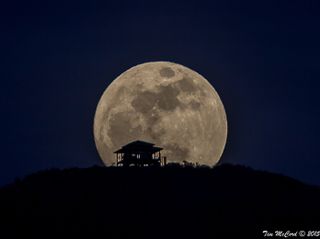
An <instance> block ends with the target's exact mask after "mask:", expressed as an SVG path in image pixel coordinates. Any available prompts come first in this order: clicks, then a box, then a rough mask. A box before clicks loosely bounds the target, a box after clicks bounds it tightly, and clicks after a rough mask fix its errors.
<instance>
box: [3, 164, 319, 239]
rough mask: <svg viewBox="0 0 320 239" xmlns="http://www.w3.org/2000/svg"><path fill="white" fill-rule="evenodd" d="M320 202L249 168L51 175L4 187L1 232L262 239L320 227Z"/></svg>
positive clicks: (314, 192)
mask: <svg viewBox="0 0 320 239" xmlns="http://www.w3.org/2000/svg"><path fill="white" fill-rule="evenodd" d="M319 202H320V190H319V188H317V187H313V186H309V185H306V184H303V183H301V182H298V181H296V180H293V179H291V178H288V177H284V176H281V175H276V174H271V173H266V172H261V171H254V170H252V169H249V168H246V167H242V166H231V165H221V166H217V167H215V168H213V169H210V168H179V167H167V168H101V167H93V168H88V169H68V170H49V171H45V172H40V173H36V174H33V175H31V176H28V177H26V178H25V179H23V180H21V181H16V182H15V183H14V184H12V185H9V186H7V187H5V188H2V189H1V190H0V220H1V231H0V233H10V234H11V236H12V237H13V238H15V237H18V236H19V235H20V236H21V235H23V238H27V236H33V238H35V237H37V236H40V237H42V238H49V237H50V238H51V237H52V238H61V237H62V238H64V237H66V236H70V237H71V238H74V237H78V236H87V238H93V237H94V236H95V237H98V238H215V236H217V235H218V236H219V238H230V235H238V236H239V238H240V236H242V235H245V236H247V237H249V236H254V237H255V238H260V237H263V234H262V231H263V230H269V231H273V230H284V231H286V230H290V231H294V230H302V229H303V230H309V229H310V230H319V229H320V228H319V225H320V205H319ZM0 237H1V235H0ZM1 238H8V237H1ZM20 238H21V237H20ZM241 238H243V237H241Z"/></svg>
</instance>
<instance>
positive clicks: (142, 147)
mask: <svg viewBox="0 0 320 239" xmlns="http://www.w3.org/2000/svg"><path fill="white" fill-rule="evenodd" d="M154 145H155V144H152V143H148V142H145V141H140V140H137V141H134V142H131V143H129V144H127V145H125V146H122V147H121V148H120V149H118V150H117V151H115V152H114V154H115V155H116V164H117V166H138V167H145V166H164V165H166V163H167V160H166V157H161V150H163V148H160V147H156V146H154Z"/></svg>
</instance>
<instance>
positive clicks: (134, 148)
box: [114, 140, 163, 153]
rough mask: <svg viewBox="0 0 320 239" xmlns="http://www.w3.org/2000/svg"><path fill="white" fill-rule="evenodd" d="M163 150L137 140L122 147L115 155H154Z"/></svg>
mask: <svg viewBox="0 0 320 239" xmlns="http://www.w3.org/2000/svg"><path fill="white" fill-rule="evenodd" d="M162 149H163V148H160V147H155V146H154V144H153V143H149V142H145V141H141V140H136V141H133V142H131V143H129V144H127V145H124V146H122V147H121V149H118V150H117V151H115V152H114V153H130V152H150V153H154V152H157V151H160V150H162Z"/></svg>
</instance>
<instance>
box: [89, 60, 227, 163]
mask: <svg viewBox="0 0 320 239" xmlns="http://www.w3.org/2000/svg"><path fill="white" fill-rule="evenodd" d="M226 139H227V117H226V113H225V109H224V106H223V104H222V102H221V99H220V97H219V95H218V94H217V92H216V91H215V89H214V88H213V87H212V85H211V84H210V83H209V82H208V81H207V80H206V79H205V78H204V77H203V76H201V75H200V74H198V73H197V72H195V71H193V70H191V69H189V68H187V67H185V66H182V65H179V64H176V63H172V62H149V63H144V64H140V65H137V66H134V67H132V68H130V69H129V70H127V71H125V72H124V73H122V74H121V75H120V76H118V77H117V78H116V79H115V80H114V81H113V82H112V83H111V84H110V85H109V86H108V87H107V89H106V90H105V91H104V93H103V95H102V97H101V99H100V101H99V103H98V106H97V109H96V113H95V117H94V140H95V143H96V147H97V149H98V152H99V155H100V157H101V159H102V161H103V162H104V164H105V165H111V164H112V163H114V162H115V157H114V155H113V152H114V151H116V150H117V149H119V148H121V146H123V145H126V144H128V143H130V142H132V141H135V140H143V141H147V142H151V143H154V144H155V145H156V146H159V147H162V148H164V150H163V151H162V154H163V155H164V156H166V158H167V161H168V162H182V161H188V162H192V163H199V164H205V165H210V166H212V165H215V164H216V163H217V162H218V161H219V160H220V158H221V155H222V153H223V150H224V147H225V144H226Z"/></svg>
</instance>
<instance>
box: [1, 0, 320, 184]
mask: <svg viewBox="0 0 320 239" xmlns="http://www.w3.org/2000/svg"><path fill="white" fill-rule="evenodd" d="M6 2H7V3H5V4H4V3H1V6H0V18H1V38H0V44H1V52H0V53H1V68H0V70H1V87H0V89H1V94H0V97H1V124H0V125H1V126H0V127H1V138H0V139H1V160H0V185H3V184H5V183H8V182H11V181H12V180H14V179H15V178H16V177H22V176H24V175H26V174H29V173H33V172H36V171H38V170H43V169H49V168H67V167H89V166H92V165H102V163H101V162H100V159H99V157H98V154H97V152H96V149H95V145H94V141H93V132H92V125H93V117H94V112H95V108H96V105H97V102H98V100H99V98H100V96H101V94H102V92H103V91H104V90H105V88H106V87H107V86H108V84H109V83H110V82H111V81H112V80H113V79H114V78H115V77H117V76H118V75H119V74H120V73H122V72H123V71H124V70H126V69H128V68H129V67H132V66H134V65H137V64H140V63H143V62H147V61H160V60H165V61H173V62H177V63H180V64H182V65H185V66H187V67H190V68H191V69H193V70H196V71H197V72H199V73H200V74H202V75H203V76H205V77H206V78H207V79H208V80H209V81H210V82H211V83H212V85H213V86H214V87H215V89H216V90H217V91H218V93H219V94H220V97H221V99H222V101H223V103H224V105H225V108H226V112H227V116H228V121H229V135H228V143H227V147H226V150H225V153H224V155H223V158H222V162H225V163H235V164H241V165H246V166H250V167H253V168H255V169H262V170H267V171H271V172H278V173H282V174H285V175H289V176H292V177H294V178H297V179H300V180H303V181H305V182H309V183H313V184H320V173H319V171H320V159H319V149H320V145H319V135H320V130H319V129H320V127H319V120H320V117H319V116H320V112H319V105H318V103H319V99H318V98H319V87H320V74H319V73H320V14H319V12H320V3H319V1H316V0H315V1H308V0H303V1H295V0H290V1H289V0H288V1H278V0H277V1H252V2H248V1H247V2H245V1H225V0H223V1H219V2H215V1H208V2H202V1H194V2H188V1H154V2H152V1H146V2H138V1H115V2H111V1H103V3H97V2H94V1H88V2H86V3H85V2H82V1H73V2H71V1H50V3H49V1H40V0H39V1H15V0H13V1H6ZM9 2H10V3H9Z"/></svg>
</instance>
